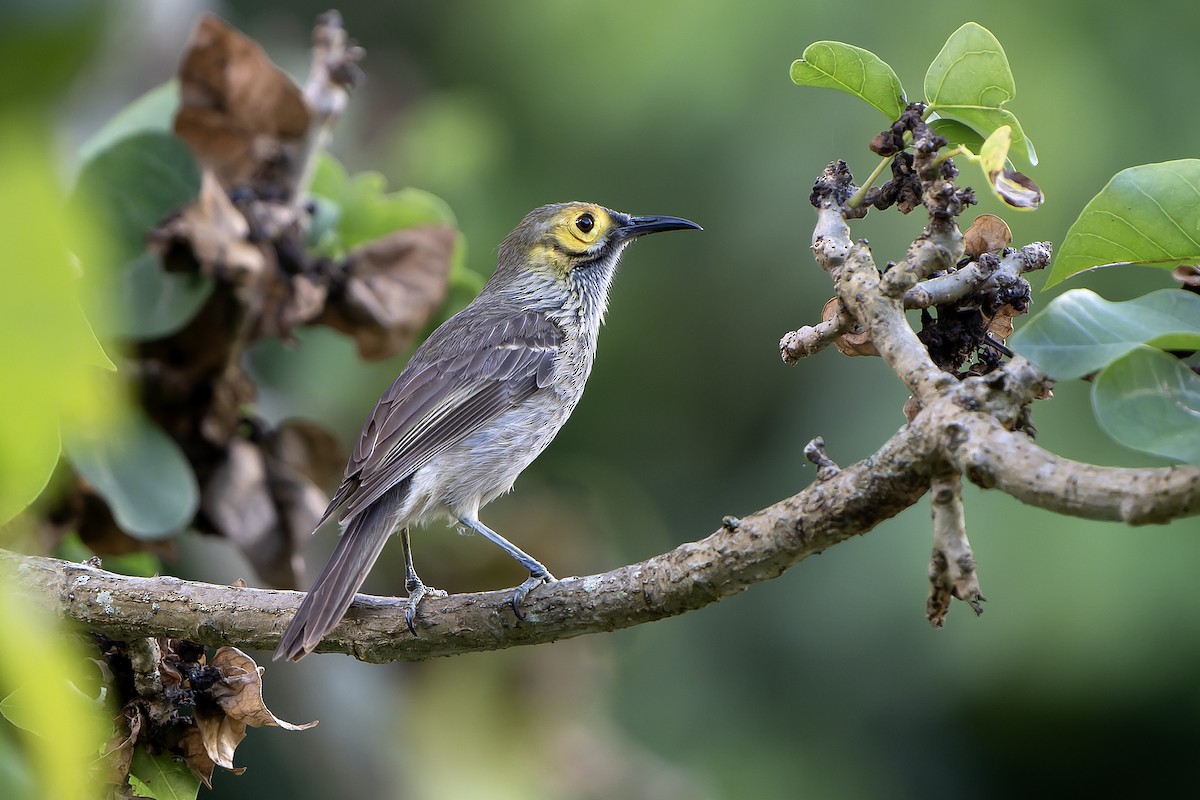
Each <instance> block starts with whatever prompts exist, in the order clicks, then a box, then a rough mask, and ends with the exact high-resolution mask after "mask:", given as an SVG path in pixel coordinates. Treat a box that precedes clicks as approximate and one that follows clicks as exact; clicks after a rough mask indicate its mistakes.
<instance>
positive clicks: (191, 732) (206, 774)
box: [179, 720, 246, 789]
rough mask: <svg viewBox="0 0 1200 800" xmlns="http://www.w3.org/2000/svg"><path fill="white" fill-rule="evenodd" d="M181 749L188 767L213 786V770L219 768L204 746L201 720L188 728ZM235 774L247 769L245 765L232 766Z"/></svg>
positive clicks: (182, 738)
mask: <svg viewBox="0 0 1200 800" xmlns="http://www.w3.org/2000/svg"><path fill="white" fill-rule="evenodd" d="M179 750H180V752H181V753H182V755H183V763H185V764H187V766H188V769H190V770H191V771H192V774H193V775H195V776H196V777H197V778H198V779H199V780H200V782H201V783H203V784H204V785H205V786H207V787H208V788H209V789H211V788H212V776H213V772H214V771H215V770H216V768H217V763H216V762H215V761H214V760H213V759H212V757H211V756H210V755H209V754H208V749H207V748H206V747H205V746H204V734H203V732H202V731H201V730H200V727H199V721H198V720H197V724H196V725H194V726H192V727H191V728H188V729H187V731H185V732H184V734H183V736H182V737H181V738H180V740H179ZM231 769H232V771H233V772H234V774H237V775H241V774H242V773H243V772H245V771H246V768H245V767H237V768H231Z"/></svg>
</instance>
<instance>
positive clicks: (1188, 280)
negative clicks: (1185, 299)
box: [1171, 264, 1200, 292]
mask: <svg viewBox="0 0 1200 800" xmlns="http://www.w3.org/2000/svg"><path fill="white" fill-rule="evenodd" d="M1171 277H1172V278H1174V279H1175V280H1177V281H1179V282H1180V283H1181V284H1183V288H1185V289H1188V290H1190V291H1193V292H1195V291H1200V267H1198V266H1196V265H1195V264H1180V265H1179V266H1178V267H1175V269H1173V270H1171Z"/></svg>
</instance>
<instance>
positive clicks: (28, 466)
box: [0, 385, 62, 525]
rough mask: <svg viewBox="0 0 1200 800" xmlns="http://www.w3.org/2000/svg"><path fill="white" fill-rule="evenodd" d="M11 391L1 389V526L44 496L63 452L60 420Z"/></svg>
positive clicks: (18, 387)
mask: <svg viewBox="0 0 1200 800" xmlns="http://www.w3.org/2000/svg"><path fill="white" fill-rule="evenodd" d="M11 388H12V389H13V390H15V391H12V392H11V393H10V392H8V391H5V390H3V389H0V525H3V524H4V523H6V522H8V521H9V520H11V519H12V518H13V517H15V516H16V515H17V514H19V513H20V512H21V511H22V510H23V509H24V508H25V507H26V506H28V505H29V504H30V503H32V502H33V501H34V500H36V499H37V497H38V495H40V494H41V493H42V491H43V490H44V489H45V488H46V484H48V483H49V482H50V476H51V475H53V474H54V467H55V465H56V464H58V454H59V452H60V450H61V449H62V445H61V443H60V442H59V436H58V416H57V415H56V414H54V413H53V411H52V410H51V412H50V413H46V411H47V410H46V409H44V408H38V407H37V405H36V403H34V402H30V400H29V398H26V397H21V396H19V390H20V386H19V385H17V386H12V387H11ZM14 412H15V413H14Z"/></svg>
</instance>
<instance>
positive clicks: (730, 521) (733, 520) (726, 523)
mask: <svg viewBox="0 0 1200 800" xmlns="http://www.w3.org/2000/svg"><path fill="white" fill-rule="evenodd" d="M721 527H722V528H724V529H725V530H727V531H736V530H737V529H738V528H740V527H742V521H741V520H740V519H738V518H737V517H732V516H724V517H721Z"/></svg>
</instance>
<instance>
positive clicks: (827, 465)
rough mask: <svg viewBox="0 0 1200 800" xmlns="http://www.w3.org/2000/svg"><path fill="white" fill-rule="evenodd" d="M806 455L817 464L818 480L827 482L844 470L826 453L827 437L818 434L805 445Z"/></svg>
mask: <svg viewBox="0 0 1200 800" xmlns="http://www.w3.org/2000/svg"><path fill="white" fill-rule="evenodd" d="M804 457H805V458H807V459H808V460H809V461H811V462H812V463H814V464H816V465H817V481H818V482H821V483H823V482H825V481H827V480H829V479H830V478H832V477H833V476H834V475H837V474H838V473H839V472H841V471H842V468H841V467H839V466H838V465H837V464H835V463H834V461H833V459H831V458H830V457H829V456H828V455H826V453H825V437H823V436H817V437H815V438H813V440H812V441H810V442H809V443H808V444H806V445H804Z"/></svg>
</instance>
